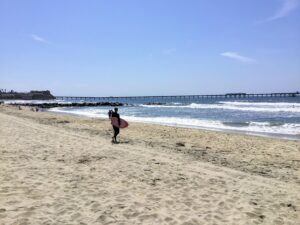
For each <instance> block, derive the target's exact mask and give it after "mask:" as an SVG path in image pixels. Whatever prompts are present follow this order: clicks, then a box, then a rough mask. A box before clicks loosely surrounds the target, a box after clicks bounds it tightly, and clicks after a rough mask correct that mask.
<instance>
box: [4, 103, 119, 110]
mask: <svg viewBox="0 0 300 225" xmlns="http://www.w3.org/2000/svg"><path fill="white" fill-rule="evenodd" d="M9 105H14V106H29V107H38V108H43V109H49V108H55V107H85V106H112V107H117V106H124V105H125V104H124V103H120V102H70V103H58V102H51V103H11V104H9Z"/></svg>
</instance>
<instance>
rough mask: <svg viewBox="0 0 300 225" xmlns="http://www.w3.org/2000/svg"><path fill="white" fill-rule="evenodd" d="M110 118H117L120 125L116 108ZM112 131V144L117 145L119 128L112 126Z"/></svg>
mask: <svg viewBox="0 0 300 225" xmlns="http://www.w3.org/2000/svg"><path fill="white" fill-rule="evenodd" d="M112 117H116V118H118V122H119V125H120V124H121V121H120V115H119V113H118V108H115V110H114V111H112V112H111V118H112ZM113 129H114V136H113V138H112V142H113V143H118V142H117V136H118V134H119V133H120V128H119V127H116V126H114V125H113Z"/></svg>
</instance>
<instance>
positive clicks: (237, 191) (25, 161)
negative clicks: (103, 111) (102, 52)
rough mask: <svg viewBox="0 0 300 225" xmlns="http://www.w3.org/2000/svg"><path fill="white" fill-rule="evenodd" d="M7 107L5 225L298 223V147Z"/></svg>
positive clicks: (0, 197) (2, 125)
mask: <svg viewBox="0 0 300 225" xmlns="http://www.w3.org/2000/svg"><path fill="white" fill-rule="evenodd" d="M111 133H112V131H111V127H110V124H109V122H108V121H107V120H99V119H97V120H96V119H88V118H80V117H73V116H66V115H55V114H52V113H47V112H31V111H29V110H28V109H23V110H17V109H16V108H14V107H8V106H0V154H1V157H0V224H1V225H2V224H3V225H4V224H5V225H7V224H185V225H188V224H237V225H241V224H291V225H295V224H300V222H299V220H300V218H299V212H300V172H299V168H300V142H299V141H288V140H278V139H272V138H263V137H254V136H246V135H241V134H227V133H220V132H210V131H200V130H193V129H184V128H175V127H165V126H158V125H146V124H139V123H133V124H131V126H130V127H129V128H128V129H125V130H121V143H120V144H115V145H113V144H111V142H110V141H111Z"/></svg>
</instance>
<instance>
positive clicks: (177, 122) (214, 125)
mask: <svg viewBox="0 0 300 225" xmlns="http://www.w3.org/2000/svg"><path fill="white" fill-rule="evenodd" d="M49 111H52V112H60V113H69V114H74V115H81V116H87V117H93V118H107V117H108V116H107V110H106V109H99V108H97V109H91V108H86V109H76V108H75V109H71V108H53V109H50V110H49ZM122 118H124V119H126V120H128V121H132V122H143V123H151V124H161V125H168V126H179V127H190V128H202V129H210V130H229V131H241V132H246V133H257V134H278V135H279V134H281V135H300V124H294V123H284V124H279V125H276V126H275V125H274V124H271V123H270V122H251V121H250V122H243V126H236V125H234V124H236V123H232V122H223V121H220V120H203V119H194V118H179V117H137V116H128V115H123V116H122Z"/></svg>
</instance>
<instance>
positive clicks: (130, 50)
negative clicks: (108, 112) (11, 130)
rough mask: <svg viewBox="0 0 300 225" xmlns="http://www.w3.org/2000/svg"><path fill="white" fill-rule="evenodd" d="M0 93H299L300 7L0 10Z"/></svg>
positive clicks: (290, 3)
mask: <svg viewBox="0 0 300 225" xmlns="http://www.w3.org/2000/svg"><path fill="white" fill-rule="evenodd" d="M0 88H6V89H13V90H16V91H30V90H50V91H51V92H52V93H53V94H55V95H69V96H134V95H181V94H223V93H228V92H230V93H232V92H246V93H257V92H284V91H300V0H243V1H241V0H226V1H224V0H185V1H183V0H126V1H124V0H110V1H107V0H106V1H104V0H76V1H73V0H43V1H41V0H26V1H24V0H0Z"/></svg>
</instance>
